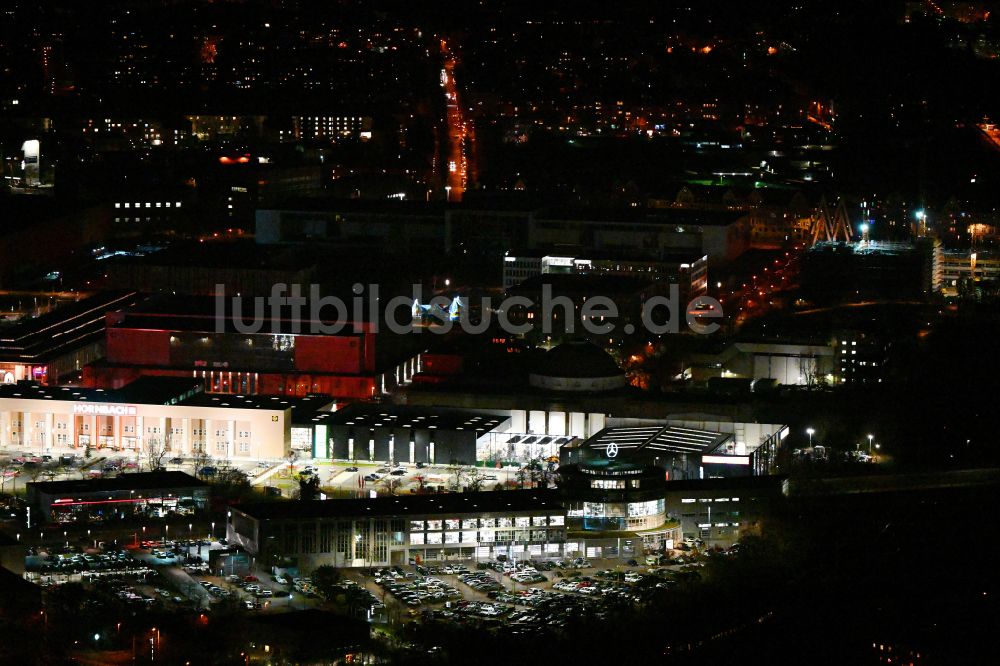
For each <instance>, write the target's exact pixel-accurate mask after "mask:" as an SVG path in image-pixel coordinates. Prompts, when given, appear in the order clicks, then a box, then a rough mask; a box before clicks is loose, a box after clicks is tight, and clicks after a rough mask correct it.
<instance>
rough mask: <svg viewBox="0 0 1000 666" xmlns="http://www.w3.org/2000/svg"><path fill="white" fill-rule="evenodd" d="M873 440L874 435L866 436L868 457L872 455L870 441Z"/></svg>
mask: <svg viewBox="0 0 1000 666" xmlns="http://www.w3.org/2000/svg"><path fill="white" fill-rule="evenodd" d="M873 439H875V435H868V455H871V454H872V440H873Z"/></svg>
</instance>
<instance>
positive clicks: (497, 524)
mask: <svg viewBox="0 0 1000 666" xmlns="http://www.w3.org/2000/svg"><path fill="white" fill-rule="evenodd" d="M227 538H228V539H229V543H231V544H235V545H238V546H240V547H241V548H243V549H245V550H246V551H247V552H248V553H250V554H251V555H252V556H254V557H256V558H257V561H258V562H259V563H263V564H266V565H268V566H270V565H271V564H273V563H274V562H276V561H277V560H278V559H283V558H293V559H295V560H297V562H298V566H299V568H300V569H304V570H309V569H312V568H314V567H316V566H319V565H322V564H331V565H334V566H340V567H362V566H387V565H398V564H407V563H411V564H419V563H421V562H428V561H442V560H468V559H480V560H484V561H485V560H490V559H496V558H497V556H500V555H503V556H506V557H509V558H512V559H518V560H520V559H529V558H542V557H562V556H564V555H568V554H573V553H575V552H577V550H578V548H579V546H578V545H577V544H574V546H573V551H572V553H571V552H569V551H568V549H569V544H567V543H566V510H565V508H563V506H562V503H561V501H560V499H559V495H558V494H557V493H555V492H553V491H542V490H519V491H507V492H471V493H446V494H428V495H412V496H392V495H389V496H382V497H375V498H368V499H347V500H345V499H338V500H321V501H295V502H268V503H255V504H244V505H238V506H235V507H233V508H232V510H231V511H230V516H229V521H228V523H227Z"/></svg>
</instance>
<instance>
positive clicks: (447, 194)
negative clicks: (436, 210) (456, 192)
mask: <svg viewBox="0 0 1000 666" xmlns="http://www.w3.org/2000/svg"><path fill="white" fill-rule="evenodd" d="M444 200H445V201H446V202H447V201H451V185H445V186H444Z"/></svg>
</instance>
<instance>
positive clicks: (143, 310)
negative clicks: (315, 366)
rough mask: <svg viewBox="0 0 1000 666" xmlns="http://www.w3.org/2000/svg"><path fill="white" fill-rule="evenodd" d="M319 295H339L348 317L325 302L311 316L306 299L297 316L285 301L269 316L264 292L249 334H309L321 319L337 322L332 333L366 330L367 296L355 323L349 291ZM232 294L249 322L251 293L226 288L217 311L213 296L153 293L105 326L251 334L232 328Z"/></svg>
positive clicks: (252, 316)
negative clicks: (254, 326) (257, 326)
mask: <svg viewBox="0 0 1000 666" xmlns="http://www.w3.org/2000/svg"><path fill="white" fill-rule="evenodd" d="M302 290H303V291H302V295H303V297H306V298H308V295H309V294H308V291H309V287H308V285H302ZM278 295H279V296H282V297H286V296H288V290H287V289H286V290H285V291H284V292H282V293H280V294H278ZM321 296H323V297H327V296H336V297H338V298H340V300H341V301H342V302H343V303H344V304H345V305H346V306H347V308H348V315H349V316H348V318H347V319H344V320H340V319H339V318H338V317H337V314H338V313H337V309H336V308H334V307H332V306H326V307H323V308H322V310H321V311H320V315H321V316H320V317H318V318H316V319H313V317H312V316H311V305H310V303H309V302H308V300H307V302H306V303H305V304H304V305H302V306H301V308H300V309H299V311H298V313H297V314H298V316H297V317H293V314H296V313H294V312H293V310H292V307H291V306H290V305H287V304H286V305H282V306H281V307H280V308H279V316H278V317H273V316H272V315H273V312H274V310H273V308H272V307H271V304H270V302H269V301H268V300H267V298H268V297H267V296H265V297H263V298H264V299H265V301H264V303H265V307H264V308H263V311H262V313H261V314H262V317H261V322H262V323H261V327H260V331H259V332H258V333H256V334H253V335H274V334H282V335H299V334H301V335H309V334H310V330H312V328H313V327H312V326H311V325H310V324H311V323H312V322H314V321H317V322H321V323H323V324H325V325H327V326H332V325H334V324H336V323H340V324H341V329H340V331H339V332H338V333H336V335H359V334H360V333H357V332H355V328H357V329H358V330H359V331H367V330H369V328H370V326H369V323H368V319H369V318H368V316H367V311H368V309H369V303H368V300H369V299H368V298H364V299H363V302H362V305H363V309H364V310H365V312H362V313H361V314H362V318H361V320H360V321H358V322H357V324H355V320H354V319H352V318H351V315H353V314H354V302H353V300H352V299H353V298H354V297H355V296H354V294H353V293H328V292H326V291H322V292H321ZM234 298H236V299H237V300H238V301H239V302H240V305H239V316H240V319H241V321H242V322H243V324H244V325H245V327H246V326H249V325H250V324H251V323H253V321H254V320H255V319H256V316H255V312H256V310H255V303H254V299H253V297H249V296H244V297H237V296H236V295H235V294H233V293H228V292H227V293H226V295H225V299H224V301H223V302H224V310H223V311H221V312H220V311H219V302H218V301H217V300H216V298H215V297H214V296H184V297H180V296H172V295H157V296H152V297H148V298H145V299H143V300H142V301H140V302H139V303H137V304H135V305H134V306H133V307H131V308H129V309H128V310H126V311H125V312H123V313H122V314H121V315H120V316H118V317H116V319H115V320H114V321H112V322H109V328H123V329H145V330H156V331H186V332H194V333H219V332H225V333H238V334H240V335H252V334H248V333H244V332H242V331H240V330H238V329H237V328H236V325H235V323H234V319H235V318H236V313H235V310H236V308H234V305H233V304H234V300H233V299H234ZM296 328H297V329H298V330H299V331H301V333H293V330H294V329H296Z"/></svg>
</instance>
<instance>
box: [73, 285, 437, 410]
mask: <svg viewBox="0 0 1000 666" xmlns="http://www.w3.org/2000/svg"><path fill="white" fill-rule="evenodd" d="M175 305H176V304H175ZM168 310H170V308H165V307H164V305H163V304H159V305H157V306H154V307H151V308H149V309H148V310H146V311H141V310H139V309H138V308H136V309H133V310H131V311H128V312H115V313H109V314H108V316H107V322H106V349H107V352H106V358H105V360H104V361H102V362H100V363H95V364H91V365H90V366H88V367H87V368H85V369H84V373H83V381H84V385H85V386H89V387H98V388H120V387H121V386H124V385H125V384H128V383H129V382H131V381H134V380H135V379H138V378H139V377H143V376H167V377H196V378H200V379H203V380H204V382H205V390H206V391H208V392H214V393H234V394H247V395H255V394H260V395H282V394H284V395H295V396H304V395H307V394H311V393H323V394H327V395H332V396H334V397H337V398H343V399H365V398H371V397H373V396H376V395H380V394H381V393H383V392H385V391H388V390H391V389H392V388H393V387H395V386H396V385H398V384H400V383H402V382H406V381H409V380H410V379H411V377H412V376H413V375H414V374H416V373H417V372H418V371H419V369H420V368H419V365H420V359H419V355H416V354H414V353H407V352H406V350H405V349H403V348H400V345H398V344H397V345H395V346H396V347H397V349H396V350H395V352H396V353H394V354H386V353H381V354H376V343H377V341H378V342H379V343H381V342H382V341H383V338H382V336H381V335H378V334H376V333H375V327H374V325H373V324H370V323H360V324H357V325H355V324H351V323H349V324H347V325H345V326H344V327H343V330H342V331H341V332H340V333H338V334H335V335H312V334H308V333H299V334H290V333H283V332H281V331H290V330H295V327H293V326H292V325H291V324H292V322H291V321H290V320H287V319H283V320H281V321H269V322H267V324H266V325H265V327H264V331H262V332H260V333H242V332H239V331H238V330H237V329H236V328H235V327H234V326H233V325H232V321H231V320H228V319H227V320H226V321H225V322H224V325H223V326H222V328H223V330H222V331H219V330H217V329H218V328H219V327H218V326H217V319H216V317H215V315H214V312H208V311H204V308H202V309H201V311H198V308H197V307H194V308H192V307H187V308H181V307H177V311H173V312H171V311H168ZM310 323H311V322H308V321H300V322H298V324H299V325H298V327H297V328H298V330H301V331H310V330H315V329H314V327H312V326H310ZM273 331H279V332H273ZM389 346H392V345H389ZM387 356H388V357H390V358H386V357H387ZM393 357H394V358H393Z"/></svg>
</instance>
